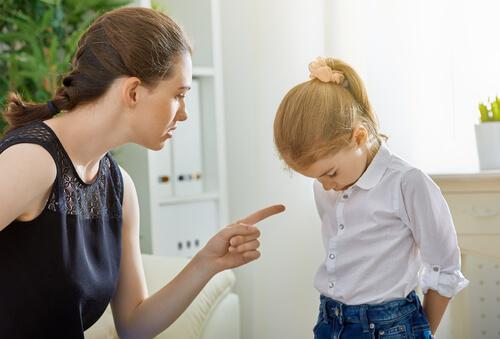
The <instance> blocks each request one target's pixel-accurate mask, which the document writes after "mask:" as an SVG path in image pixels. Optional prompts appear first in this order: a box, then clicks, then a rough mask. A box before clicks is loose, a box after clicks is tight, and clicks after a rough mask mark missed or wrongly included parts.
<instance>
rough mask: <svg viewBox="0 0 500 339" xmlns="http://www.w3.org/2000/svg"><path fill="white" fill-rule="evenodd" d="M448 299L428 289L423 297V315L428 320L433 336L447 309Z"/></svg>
mask: <svg viewBox="0 0 500 339" xmlns="http://www.w3.org/2000/svg"><path fill="white" fill-rule="evenodd" d="M449 301H450V298H447V297H443V296H442V295H440V294H439V293H437V292H436V291H434V290H431V289H429V290H428V291H427V294H425V296H424V313H425V315H426V316H427V320H429V325H430V327H431V332H432V334H435V333H436V331H437V328H438V326H439V323H440V322H441V319H442V318H443V314H444V312H445V311H446V307H448V303H449Z"/></svg>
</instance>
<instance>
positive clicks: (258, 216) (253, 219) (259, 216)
mask: <svg viewBox="0 0 500 339" xmlns="http://www.w3.org/2000/svg"><path fill="white" fill-rule="evenodd" d="M284 210H285V206H283V205H273V206H269V207H266V208H263V209H261V210H259V211H257V212H254V213H252V214H250V215H249V216H247V217H246V218H244V219H241V220H239V221H238V224H247V225H255V224H256V223H258V222H259V221H262V220H264V219H266V218H268V217H270V216H273V215H275V214H278V213H281V212H283V211H284Z"/></svg>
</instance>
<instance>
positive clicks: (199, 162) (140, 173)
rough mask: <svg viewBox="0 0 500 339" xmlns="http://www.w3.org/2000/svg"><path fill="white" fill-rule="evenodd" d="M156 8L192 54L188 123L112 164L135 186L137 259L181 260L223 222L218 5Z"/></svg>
mask: <svg viewBox="0 0 500 339" xmlns="http://www.w3.org/2000/svg"><path fill="white" fill-rule="evenodd" d="M157 3H158V4H159V5H160V6H161V7H162V8H164V9H165V10H166V13H167V14H168V15H169V16H170V17H172V18H173V19H174V20H175V21H176V22H177V23H178V24H179V25H181V27H182V28H183V29H184V31H185V32H186V33H187V35H188V37H189V38H190V40H191V42H192V44H193V46H194V52H193V56H192V58H193V88H192V90H191V91H192V93H190V94H188V97H187V99H186V100H187V110H188V120H187V121H185V122H181V123H179V124H178V125H177V126H178V128H177V130H176V132H175V134H174V137H173V138H172V139H170V140H168V141H167V142H166V144H165V148H164V149H162V150H161V151H151V150H147V149H145V148H143V147H140V146H137V145H126V146H123V147H121V148H120V149H117V150H116V155H115V159H117V161H118V162H119V163H120V165H121V166H122V167H123V168H125V169H126V170H127V172H128V173H129V174H130V176H131V177H132V179H133V180H134V183H135V185H136V189H137V193H138V196H139V204H140V210H141V233H140V238H141V250H142V252H143V253H151V254H156V255H168V256H172V255H173V256H188V257H189V256H192V255H193V254H194V253H196V252H197V251H198V250H199V249H200V248H201V247H202V246H203V245H204V244H205V242H206V241H207V240H208V239H209V238H210V237H211V236H212V235H213V234H214V233H215V232H216V231H217V230H218V229H219V228H220V227H222V226H225V225H226V224H227V222H228V220H227V215H228V212H227V193H226V161H225V146H224V145H225V140H224V135H225V133H224V112H223V93H222V62H221V46H220V27H219V22H220V21H219V1H218V0H160V1H157ZM138 4H139V3H138ZM140 5H141V6H149V3H148V2H147V1H146V2H145V1H142V2H141V3H140Z"/></svg>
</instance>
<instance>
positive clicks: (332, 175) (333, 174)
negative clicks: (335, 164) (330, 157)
mask: <svg viewBox="0 0 500 339" xmlns="http://www.w3.org/2000/svg"><path fill="white" fill-rule="evenodd" d="M336 175H337V172H333V173H332V174H328V176H329V177H330V178H333V177H334V176H336Z"/></svg>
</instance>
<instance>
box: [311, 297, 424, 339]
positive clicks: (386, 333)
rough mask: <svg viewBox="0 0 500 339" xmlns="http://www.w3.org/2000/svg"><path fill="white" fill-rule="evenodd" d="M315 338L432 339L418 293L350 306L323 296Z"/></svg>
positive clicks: (315, 328) (314, 330)
mask: <svg viewBox="0 0 500 339" xmlns="http://www.w3.org/2000/svg"><path fill="white" fill-rule="evenodd" d="M320 301H321V303H320V307H319V317H318V322H317V324H316V326H315V327H314V329H313V332H314V339H378V338H380V339H383V338H387V339H432V338H433V336H432V335H431V330H430V327H429V322H428V321H427V318H426V317H425V315H424V312H423V309H422V305H421V303H420V300H419V298H418V296H417V294H416V293H415V292H414V291H413V292H411V293H410V294H409V295H408V296H407V297H406V298H402V299H396V300H392V301H388V302H385V303H381V304H373V305H367V304H365V305H353V306H349V305H346V304H343V303H341V302H338V301H336V300H334V299H331V298H328V297H325V296H323V295H322V296H321V297H320Z"/></svg>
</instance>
